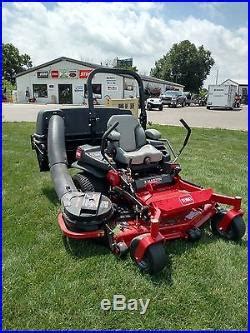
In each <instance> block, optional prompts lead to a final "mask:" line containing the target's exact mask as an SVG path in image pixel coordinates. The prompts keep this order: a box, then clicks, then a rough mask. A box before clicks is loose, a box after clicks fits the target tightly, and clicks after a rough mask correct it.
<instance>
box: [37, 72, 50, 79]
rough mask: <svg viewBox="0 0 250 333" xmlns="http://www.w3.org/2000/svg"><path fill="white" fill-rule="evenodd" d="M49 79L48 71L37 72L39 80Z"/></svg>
mask: <svg viewBox="0 0 250 333" xmlns="http://www.w3.org/2000/svg"><path fill="white" fill-rule="evenodd" d="M48 77H49V72H48V71H43V72H37V78H38V79H47V78H48Z"/></svg>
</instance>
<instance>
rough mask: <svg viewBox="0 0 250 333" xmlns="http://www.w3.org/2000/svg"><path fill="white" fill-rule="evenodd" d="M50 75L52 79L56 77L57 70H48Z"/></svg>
mask: <svg viewBox="0 0 250 333" xmlns="http://www.w3.org/2000/svg"><path fill="white" fill-rule="evenodd" d="M50 75H51V77H52V79H58V78H59V71H58V70H52V71H51V72H50Z"/></svg>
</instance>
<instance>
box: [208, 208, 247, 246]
mask: <svg viewBox="0 0 250 333" xmlns="http://www.w3.org/2000/svg"><path fill="white" fill-rule="evenodd" d="M225 214H226V211H224V210H223V211H219V212H218V213H217V214H215V216H214V217H213V218H212V219H211V230H212V233H213V234H214V235H217V236H219V237H221V238H224V239H228V240H233V241H239V240H240V239H241V238H242V237H243V236H244V235H245V232H246V225H245V222H244V219H243V218H242V216H236V217H235V218H233V219H232V222H231V225H230V227H229V229H228V230H227V231H226V232H225V231H220V230H219V229H218V224H219V222H220V221H221V219H222V218H223V217H224V215H225Z"/></svg>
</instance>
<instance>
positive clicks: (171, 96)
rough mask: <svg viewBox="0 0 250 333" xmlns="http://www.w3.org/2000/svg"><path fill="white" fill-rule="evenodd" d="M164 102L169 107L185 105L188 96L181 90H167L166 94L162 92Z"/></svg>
mask: <svg viewBox="0 0 250 333" xmlns="http://www.w3.org/2000/svg"><path fill="white" fill-rule="evenodd" d="M160 97H161V99H162V104H163V105H167V106H169V107H174V108H176V107H177V105H181V106H185V105H186V101H187V97H186V96H185V94H184V93H183V92H181V91H176V90H167V91H166V92H165V93H164V94H161V96H160Z"/></svg>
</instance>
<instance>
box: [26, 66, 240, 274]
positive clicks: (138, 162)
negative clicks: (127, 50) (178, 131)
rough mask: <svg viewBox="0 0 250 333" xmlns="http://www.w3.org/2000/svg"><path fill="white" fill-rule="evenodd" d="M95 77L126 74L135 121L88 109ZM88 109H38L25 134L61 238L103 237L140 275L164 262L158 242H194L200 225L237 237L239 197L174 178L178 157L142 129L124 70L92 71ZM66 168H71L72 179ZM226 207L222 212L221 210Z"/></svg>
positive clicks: (143, 119) (117, 112)
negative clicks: (44, 174)
mask: <svg viewBox="0 0 250 333" xmlns="http://www.w3.org/2000/svg"><path fill="white" fill-rule="evenodd" d="M97 73H107V74H113V75H121V76H132V77H133V78H134V79H135V80H136V81H137V83H138V88H139V95H140V115H139V119H137V118H135V117H134V116H133V115H132V113H131V111H130V110H125V109H119V108H107V107H102V106H96V107H94V103H93V90H92V79H93V77H94V75H95V74H97ZM87 90H88V107H76V108H73V107H69V108H62V109H58V110H49V111H47V110H43V111H40V112H39V114H38V117H37V124H36V132H35V133H34V134H33V135H32V136H31V144H32V148H33V149H35V151H36V154H37V159H38V163H39V168H40V171H49V170H50V173H51V177H52V180H53V182H54V187H55V191H56V193H57V196H58V198H59V200H60V203H61V208H60V211H59V214H58V224H59V227H60V229H61V231H62V233H63V235H64V236H65V237H66V238H67V239H71V238H73V239H76V240H82V239H100V238H103V240H105V241H106V242H107V244H108V246H109V247H110V249H111V251H112V252H113V253H114V254H115V255H116V256H124V255H125V254H126V253H127V252H130V255H131V257H132V259H133V260H134V261H135V263H136V264H137V265H138V266H139V268H140V269H141V270H142V271H145V272H148V273H150V274H155V273H158V272H159V271H161V270H162V269H163V268H164V267H165V265H166V262H167V256H166V252H165V248H164V243H165V242H166V241H170V240H175V239H187V240H193V241H194V240H198V239H200V237H201V234H202V227H204V226H205V225H206V224H208V223H209V224H210V227H211V231H212V233H213V234H216V235H218V236H220V237H222V238H225V239H228V240H234V241H237V240H240V239H241V238H242V237H243V235H244V234H245V229H246V227H245V223H244V220H243V218H242V216H243V211H242V210H241V198H240V197H228V196H224V195H220V194H217V193H215V192H214V191H213V190H212V189H211V188H202V187H200V186H197V185H195V184H193V183H191V182H189V181H186V180H183V179H182V178H181V177H180V171H181V167H180V164H178V163H177V159H178V157H179V156H180V154H181V153H182V151H183V149H184V147H185V146H186V145H187V143H188V140H189V137H190V134H191V129H190V128H189V126H188V125H187V124H186V122H185V121H184V120H183V119H181V120H180V121H181V123H182V125H183V126H184V128H185V129H186V131H187V134H186V137H185V139H184V142H183V145H182V148H181V149H180V151H179V152H178V153H176V151H175V150H174V149H173V147H172V146H171V144H170V142H169V140H168V139H162V138H161V134H160V132H159V131H157V130H155V129H146V125H147V114H146V111H145V103H144V102H145V99H144V89H143V84H142V80H141V78H140V76H139V75H138V74H137V73H135V72H131V71H128V70H121V69H107V68H98V69H95V70H93V71H92V72H91V73H90V75H89V77H88V81H87ZM68 168H75V169H76V170H79V172H78V173H77V174H75V175H74V176H73V177H71V176H70V174H69V172H68ZM225 207H227V209H226V208H225Z"/></svg>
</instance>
